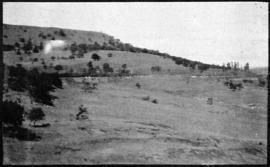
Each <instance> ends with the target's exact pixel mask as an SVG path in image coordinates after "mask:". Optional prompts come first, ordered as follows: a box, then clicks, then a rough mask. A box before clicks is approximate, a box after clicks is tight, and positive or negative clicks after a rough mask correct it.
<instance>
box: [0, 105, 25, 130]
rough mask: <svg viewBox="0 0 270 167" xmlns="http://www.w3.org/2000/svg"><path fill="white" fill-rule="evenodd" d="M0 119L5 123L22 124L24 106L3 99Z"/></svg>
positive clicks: (16, 125)
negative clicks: (0, 117)
mask: <svg viewBox="0 0 270 167" xmlns="http://www.w3.org/2000/svg"><path fill="white" fill-rule="evenodd" d="M2 109H3V110H2V121H3V122H4V123H6V124H10V125H12V126H15V127H18V126H21V125H22V122H23V114H24V108H23V107H22V106H21V105H19V104H17V103H15V102H11V101H4V102H3V108H2Z"/></svg>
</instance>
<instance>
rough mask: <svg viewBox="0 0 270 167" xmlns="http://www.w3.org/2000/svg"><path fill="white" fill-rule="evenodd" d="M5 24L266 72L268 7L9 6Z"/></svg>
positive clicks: (244, 4) (174, 4) (211, 4)
mask: <svg viewBox="0 0 270 167" xmlns="http://www.w3.org/2000/svg"><path fill="white" fill-rule="evenodd" d="M3 22H4V23H7V24H19V25H34V26H45V27H60V28H70V29H80V30H91V31H99V32H104V33H107V34H109V35H112V36H114V37H116V38H119V39H120V40H121V41H123V42H127V43H131V44H132V45H134V46H138V47H146V48H148V49H154V50H159V51H160V52H167V53H169V54H171V55H174V56H181V57H184V58H188V59H191V60H198V61H202V62H205V63H210V64H212V63H214V64H219V65H221V64H222V63H223V62H228V61H238V62H240V64H244V63H246V62H250V64H251V66H253V67H254V66H268V4H267V3H260V2H208V3H206V2H170V3H168V2H153V3H150V2H142V3H140V2H128V3H116V2H113V3H85V2H84V3H75V2H73V3H72V2H71V3H43V2H42V3H41V2H39V3H25V2H24V3H18V2H15V3H10V2H8V3H4V4H3Z"/></svg>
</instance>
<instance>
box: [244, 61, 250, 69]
mask: <svg viewBox="0 0 270 167" xmlns="http://www.w3.org/2000/svg"><path fill="white" fill-rule="evenodd" d="M244 70H245V71H249V63H246V65H245V67H244Z"/></svg>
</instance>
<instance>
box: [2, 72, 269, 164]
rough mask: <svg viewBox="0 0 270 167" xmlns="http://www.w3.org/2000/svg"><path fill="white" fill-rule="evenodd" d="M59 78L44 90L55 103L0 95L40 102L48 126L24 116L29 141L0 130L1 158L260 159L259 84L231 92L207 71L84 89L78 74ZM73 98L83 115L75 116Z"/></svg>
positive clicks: (262, 109) (263, 158)
mask: <svg viewBox="0 0 270 167" xmlns="http://www.w3.org/2000/svg"><path fill="white" fill-rule="evenodd" d="M62 80H63V85H64V86H63V87H64V88H63V89H57V90H56V91H55V92H54V93H52V94H54V95H55V96H57V97H58V99H56V100H55V101H54V104H55V107H48V106H45V105H40V104H36V103H33V104H31V103H30V99H29V97H28V96H26V95H25V94H24V93H21V94H18V93H17V92H12V91H10V92H8V94H9V97H8V94H6V95H5V96H4V99H5V98H6V99H7V98H16V97H17V96H20V97H21V99H22V103H23V104H25V106H27V107H28V108H32V107H34V106H39V107H42V109H43V110H44V111H45V114H46V119H45V120H44V121H43V122H44V123H50V125H51V126H50V127H43V128H33V127H32V126H29V122H28V121H25V122H24V127H27V128H28V129H30V130H32V131H33V132H35V133H36V134H37V135H38V136H39V137H40V139H39V140H36V141H35V140H34V139H25V140H18V139H16V138H9V137H6V136H4V138H3V143H4V163H5V164H100V163H101V164H104V163H106V164H111V163H113V164H117V163H139V164H142V163H143V164H145V163H146V164H147V163H148V164H155V163H165V164H168V163H169V164H171V163H172V164H265V163H266V162H267V93H268V90H267V89H266V88H262V87H258V86H256V85H254V84H249V83H246V84H244V89H242V90H237V91H232V90H230V89H228V88H227V87H225V86H224V84H223V83H224V81H223V80H222V79H219V80H218V79H217V78H215V77H208V78H200V77H190V76H185V75H148V76H135V77H126V78H125V77H123V78H122V79H120V78H99V84H98V87H97V89H96V90H93V92H85V91H83V90H82V89H81V88H82V86H83V85H82V78H62ZM136 83H140V84H141V88H137V87H136V86H135V84H136ZM12 93H13V94H12ZM147 96H149V98H147ZM210 97H212V98H213V104H212V105H209V104H207V98H210ZM154 99H156V103H153V102H152V101H153V100H154ZM80 104H83V105H85V106H86V107H87V108H88V115H87V116H88V118H87V119H83V120H77V119H75V115H76V114H77V113H78V107H79V105H80Z"/></svg>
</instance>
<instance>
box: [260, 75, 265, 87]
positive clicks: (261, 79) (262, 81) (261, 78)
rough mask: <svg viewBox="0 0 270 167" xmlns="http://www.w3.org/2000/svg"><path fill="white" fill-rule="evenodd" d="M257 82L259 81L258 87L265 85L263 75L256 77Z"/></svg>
mask: <svg viewBox="0 0 270 167" xmlns="http://www.w3.org/2000/svg"><path fill="white" fill-rule="evenodd" d="M258 82H259V84H258V85H259V86H260V87H265V85H266V81H265V79H264V78H263V77H258Z"/></svg>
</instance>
